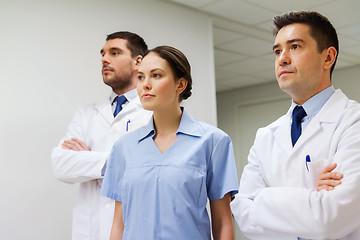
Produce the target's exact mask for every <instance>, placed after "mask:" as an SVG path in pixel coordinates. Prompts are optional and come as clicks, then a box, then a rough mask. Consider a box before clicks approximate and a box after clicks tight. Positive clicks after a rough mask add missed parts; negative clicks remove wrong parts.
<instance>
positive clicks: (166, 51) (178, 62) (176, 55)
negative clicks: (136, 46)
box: [144, 46, 192, 101]
mask: <svg viewBox="0 0 360 240" xmlns="http://www.w3.org/2000/svg"><path fill="white" fill-rule="evenodd" d="M149 53H155V54H157V55H158V56H159V57H161V58H162V59H164V60H166V61H167V62H168V64H169V65H170V68H171V70H172V71H173V74H174V76H175V77H176V78H177V79H180V78H184V79H186V80H187V82H188V83H187V86H186V88H185V90H184V91H183V92H182V93H181V94H180V96H179V98H180V99H179V100H180V101H182V100H185V99H187V98H189V97H190V96H191V89H192V78H191V67H190V64H189V61H188V60H187V58H186V56H185V55H184V54H183V53H182V52H181V51H180V50H178V49H176V48H174V47H170V46H158V47H156V48H153V49H151V50H149V51H147V52H146V53H145V55H144V57H145V56H146V55H148V54H149Z"/></svg>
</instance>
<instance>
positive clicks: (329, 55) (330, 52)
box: [324, 47, 337, 69]
mask: <svg viewBox="0 0 360 240" xmlns="http://www.w3.org/2000/svg"><path fill="white" fill-rule="evenodd" d="M325 51H326V56H325V62H324V68H325V69H331V66H332V65H333V64H334V62H335V59H336V55H337V51H336V49H335V48H334V47H329V48H328V49H326V50H325Z"/></svg>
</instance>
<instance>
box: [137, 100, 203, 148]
mask: <svg viewBox="0 0 360 240" xmlns="http://www.w3.org/2000/svg"><path fill="white" fill-rule="evenodd" d="M181 110H182V112H183V113H182V115H181V120H180V125H179V128H178V130H177V131H176V135H179V134H185V135H189V136H194V137H200V136H201V131H200V129H199V125H198V122H197V120H195V119H194V118H193V117H192V116H191V115H190V114H189V113H188V112H187V111H186V110H185V109H184V108H183V107H181ZM154 135H155V128H154V117H152V118H151V119H150V120H149V122H148V124H147V125H145V126H144V127H143V128H142V131H141V133H140V135H139V142H141V141H142V140H144V139H145V138H148V137H153V136H154Z"/></svg>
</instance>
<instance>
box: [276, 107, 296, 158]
mask: <svg viewBox="0 0 360 240" xmlns="http://www.w3.org/2000/svg"><path fill="white" fill-rule="evenodd" d="M290 116H291V112H290V109H289V111H288V112H287V113H286V114H285V115H284V116H283V117H282V118H280V119H278V120H277V122H278V124H277V126H274V127H276V129H275V130H274V133H273V135H274V138H275V142H277V143H278V144H279V145H280V146H281V148H282V149H283V150H284V151H285V154H286V155H287V156H288V155H289V154H290V152H291V150H292V145H291V135H290V132H291V129H290Z"/></svg>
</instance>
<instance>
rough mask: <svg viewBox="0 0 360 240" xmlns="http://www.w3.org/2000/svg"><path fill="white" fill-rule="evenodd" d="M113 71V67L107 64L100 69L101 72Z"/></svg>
mask: <svg viewBox="0 0 360 240" xmlns="http://www.w3.org/2000/svg"><path fill="white" fill-rule="evenodd" d="M113 71H114V69H112V68H111V67H108V66H104V67H103V69H102V73H103V74H106V73H109V72H113Z"/></svg>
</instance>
